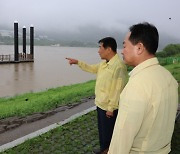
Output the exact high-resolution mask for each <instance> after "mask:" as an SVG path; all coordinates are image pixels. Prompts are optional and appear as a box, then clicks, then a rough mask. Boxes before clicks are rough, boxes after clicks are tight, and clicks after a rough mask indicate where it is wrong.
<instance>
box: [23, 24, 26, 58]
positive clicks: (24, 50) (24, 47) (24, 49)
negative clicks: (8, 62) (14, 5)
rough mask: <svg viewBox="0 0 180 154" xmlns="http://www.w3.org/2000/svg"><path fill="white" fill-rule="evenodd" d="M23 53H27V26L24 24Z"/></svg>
mask: <svg viewBox="0 0 180 154" xmlns="http://www.w3.org/2000/svg"><path fill="white" fill-rule="evenodd" d="M23 53H24V55H26V27H25V26H23Z"/></svg>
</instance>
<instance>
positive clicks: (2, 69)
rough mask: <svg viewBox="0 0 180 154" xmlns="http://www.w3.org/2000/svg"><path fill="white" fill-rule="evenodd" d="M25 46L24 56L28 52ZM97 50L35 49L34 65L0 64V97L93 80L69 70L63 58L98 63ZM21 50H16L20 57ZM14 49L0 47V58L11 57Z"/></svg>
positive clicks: (46, 47)
mask: <svg viewBox="0 0 180 154" xmlns="http://www.w3.org/2000/svg"><path fill="white" fill-rule="evenodd" d="M28 50H29V46H27V53H28V52H29V51H28ZM97 51H98V48H78V47H51V46H35V47H34V63H33V62H29V63H28V62H27V63H17V64H0V97H6V96H15V95H19V94H22V93H27V92H37V91H42V90H46V89H49V88H55V87H59V86H64V85H71V84H76V83H82V82H85V81H88V80H92V79H95V77H96V76H95V75H94V74H90V73H87V72H84V71H82V70H80V68H79V67H78V66H76V65H72V66H70V65H69V64H68V61H67V60H66V59H65V58H66V57H72V58H76V59H79V60H83V61H86V62H87V63H89V64H93V63H98V62H99V61H100V57H99V54H98V52H97ZM21 52H22V46H20V47H19V53H21ZM13 53H14V46H12V45H0V54H5V55H6V54H13Z"/></svg>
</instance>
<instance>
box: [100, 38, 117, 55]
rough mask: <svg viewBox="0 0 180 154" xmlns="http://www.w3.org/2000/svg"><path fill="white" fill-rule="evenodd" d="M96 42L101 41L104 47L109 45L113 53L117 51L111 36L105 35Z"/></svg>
mask: <svg viewBox="0 0 180 154" xmlns="http://www.w3.org/2000/svg"><path fill="white" fill-rule="evenodd" d="M98 43H102V44H103V47H104V48H105V49H106V48H108V47H110V48H111V49H112V51H113V52H115V53H116V52H117V43H116V40H115V39H114V38H112V37H105V38H103V39H101V40H99V42H98Z"/></svg>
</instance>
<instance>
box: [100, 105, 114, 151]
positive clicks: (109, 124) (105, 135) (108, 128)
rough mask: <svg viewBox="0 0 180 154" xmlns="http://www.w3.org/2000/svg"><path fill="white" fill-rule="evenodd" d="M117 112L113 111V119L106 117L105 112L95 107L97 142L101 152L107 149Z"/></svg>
mask: <svg viewBox="0 0 180 154" xmlns="http://www.w3.org/2000/svg"><path fill="white" fill-rule="evenodd" d="M117 113H118V110H115V111H114V113H113V117H111V118H108V117H106V111H104V110H102V109H100V108H99V107H97V118H98V131H99V142H100V148H101V151H104V150H105V149H107V148H109V145H110V142H111V137H112V133H113V129H114V124H115V121H116V117H117Z"/></svg>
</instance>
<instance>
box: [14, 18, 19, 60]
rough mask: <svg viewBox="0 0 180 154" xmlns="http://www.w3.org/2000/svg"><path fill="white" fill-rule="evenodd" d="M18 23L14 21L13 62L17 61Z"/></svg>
mask: <svg viewBox="0 0 180 154" xmlns="http://www.w3.org/2000/svg"><path fill="white" fill-rule="evenodd" d="M18 46H19V45H18V22H17V21H14V61H19V47H18Z"/></svg>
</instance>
